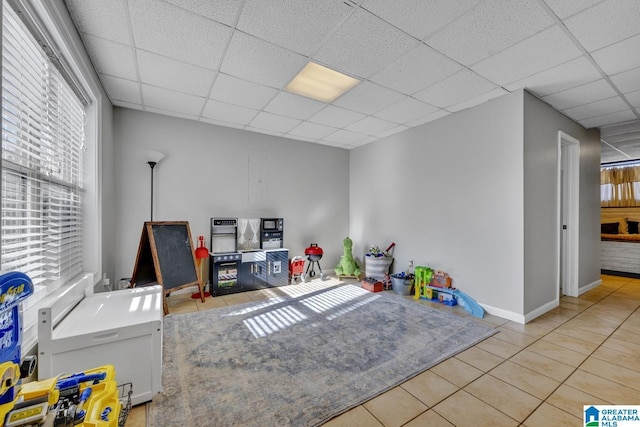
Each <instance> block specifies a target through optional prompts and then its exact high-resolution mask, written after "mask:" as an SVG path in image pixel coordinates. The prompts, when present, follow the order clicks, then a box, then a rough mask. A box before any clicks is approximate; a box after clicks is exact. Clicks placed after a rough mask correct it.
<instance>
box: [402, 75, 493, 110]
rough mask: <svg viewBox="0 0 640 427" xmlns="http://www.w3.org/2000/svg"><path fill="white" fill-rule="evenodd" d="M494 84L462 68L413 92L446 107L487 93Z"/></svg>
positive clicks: (424, 99)
mask: <svg viewBox="0 0 640 427" xmlns="http://www.w3.org/2000/svg"><path fill="white" fill-rule="evenodd" d="M493 89H496V86H495V85H494V84H492V83H491V82H489V81H487V80H485V79H484V78H482V77H480V76H479V75H477V74H476V73H474V72H472V71H469V70H467V69H463V70H462V71H459V72H458V73H456V74H454V75H453V76H451V77H449V78H447V79H445V80H443V81H441V82H439V83H437V84H435V85H433V86H431V87H429V88H427V89H425V90H423V91H420V92H418V93H416V94H415V97H416V98H418V99H420V100H422V101H424V102H426V103H429V104H431V105H435V106H436V107H440V108H446V107H449V106H451V105H455V104H459V103H461V102H464V101H467V100H469V99H471V98H475V97H476V96H480V95H482V94H484V93H487V92H489V91H491V90H493Z"/></svg>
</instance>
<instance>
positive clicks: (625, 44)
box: [591, 2, 640, 74]
mask: <svg viewBox="0 0 640 427" xmlns="http://www.w3.org/2000/svg"><path fill="white" fill-rule="evenodd" d="M638 3H639V4H640V2H638ZM639 22H640V21H639ZM638 26H639V27H640V23H639V24H638ZM637 52H640V35H636V36H633V37H629V38H628V39H625V40H622V41H620V42H618V43H615V44H613V45H611V46H607V47H605V48H603V49H600V50H597V51H595V52H592V53H591V56H592V57H593V59H594V60H595V61H596V63H597V64H598V65H599V66H600V68H602V69H603V70H604V71H605V72H606V73H608V74H617V73H621V72H623V71H627V70H630V69H632V68H636V67H640V54H638V53H637ZM633 53H635V55H634V54H633Z"/></svg>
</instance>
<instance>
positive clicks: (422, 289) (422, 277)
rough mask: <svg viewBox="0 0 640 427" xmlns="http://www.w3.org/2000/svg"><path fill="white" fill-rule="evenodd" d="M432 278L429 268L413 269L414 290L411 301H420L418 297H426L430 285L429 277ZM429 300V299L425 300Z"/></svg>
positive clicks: (431, 271)
mask: <svg viewBox="0 0 640 427" xmlns="http://www.w3.org/2000/svg"><path fill="white" fill-rule="evenodd" d="M432 276H433V270H432V269H431V268H430V267H416V269H415V279H414V287H415V290H416V293H415V295H414V296H413V299H420V297H426V293H427V290H430V289H429V288H427V286H428V285H429V283H431V277H432ZM427 299H431V298H427Z"/></svg>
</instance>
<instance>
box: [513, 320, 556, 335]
mask: <svg viewBox="0 0 640 427" xmlns="http://www.w3.org/2000/svg"><path fill="white" fill-rule="evenodd" d="M502 326H503V327H505V328H507V329H511V330H513V331H516V332H520V333H521V334H526V335H530V336H532V337H535V338H540V337H541V336H543V335H546V334H548V333H549V332H551V331H552V330H554V329H555V328H557V327H558V326H559V325H558V324H557V323H553V322H548V321H547V322H543V321H540V322H537V323H536V322H534V321H532V322H529V323H527V324H525V325H523V324H522V323H516V322H508V323H505V324H504V325H502Z"/></svg>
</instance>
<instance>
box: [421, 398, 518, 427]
mask: <svg viewBox="0 0 640 427" xmlns="http://www.w3.org/2000/svg"><path fill="white" fill-rule="evenodd" d="M433 410H434V411H435V412H437V413H438V414H439V415H440V416H442V417H443V418H446V419H447V420H448V421H449V422H450V423H451V424H453V425H455V426H474V427H484V426H487V427H489V426H491V427H498V426H517V425H518V422H517V421H516V420H514V419H513V418H511V417H509V416H507V415H505V414H503V413H502V412H500V411H498V410H497V409H496V408H494V407H493V406H491V405H489V404H487V403H485V402H483V401H482V400H480V399H478V398H477V397H475V396H472V395H471V394H469V393H467V392H466V391H464V390H460V391H458V392H457V393H455V394H454V395H452V396H449V397H448V398H446V399H445V400H444V401H442V402H440V403H438V404H437V405H436V406H435V407H434V408H433Z"/></svg>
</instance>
